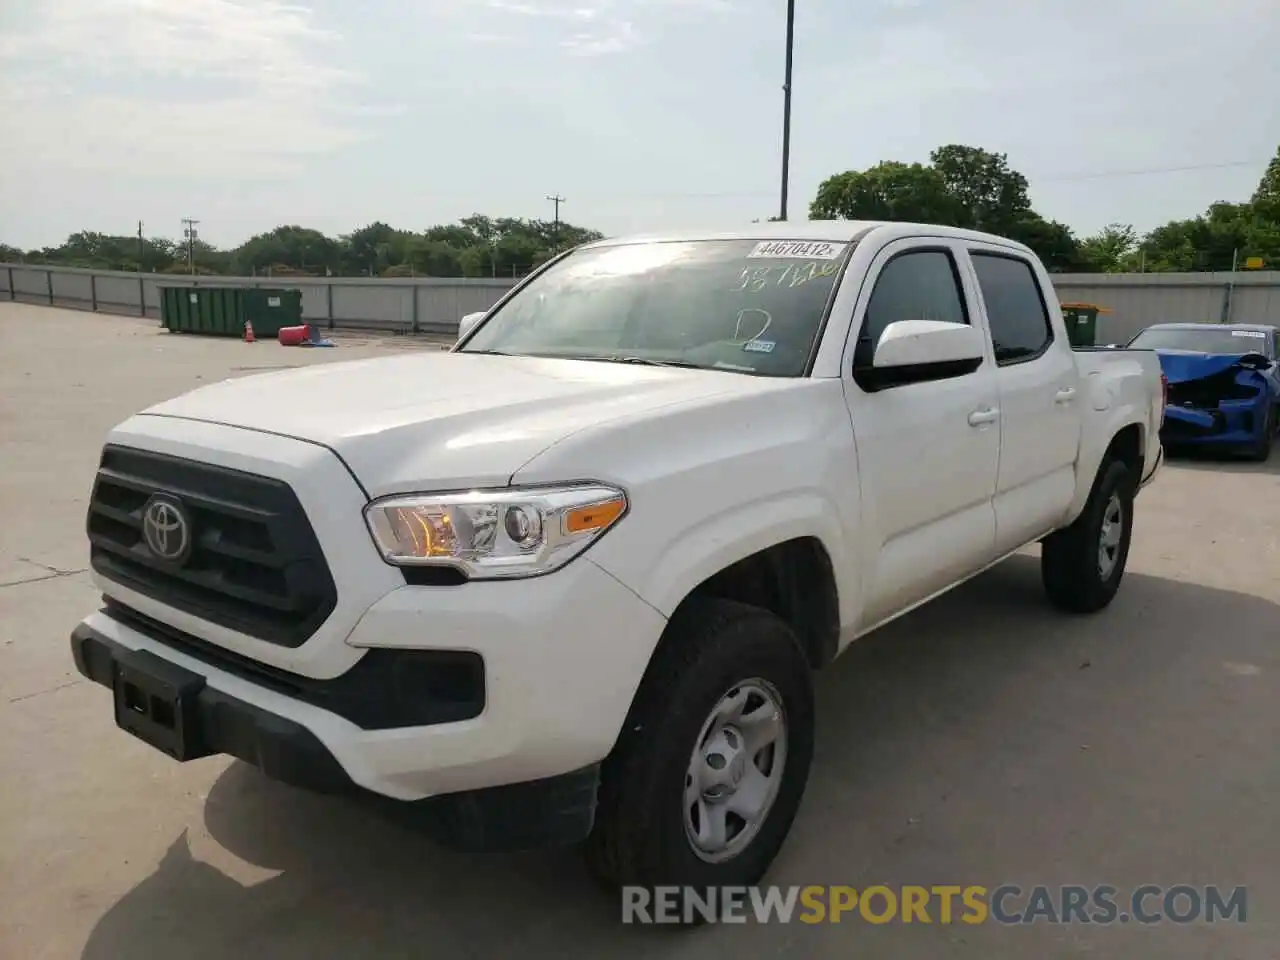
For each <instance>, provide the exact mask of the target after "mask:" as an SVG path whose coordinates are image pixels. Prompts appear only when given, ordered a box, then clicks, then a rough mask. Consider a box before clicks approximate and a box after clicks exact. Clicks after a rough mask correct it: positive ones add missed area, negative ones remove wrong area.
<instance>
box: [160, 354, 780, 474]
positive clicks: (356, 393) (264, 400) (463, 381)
mask: <svg viewBox="0 0 1280 960" xmlns="http://www.w3.org/2000/svg"><path fill="white" fill-rule="evenodd" d="M768 388H769V379H768V378H758V377H752V376H744V375H741V374H735V373H724V372H719V371H712V370H690V369H681V368H672V367H650V366H643V365H639V364H623V363H602V362H591V361H581V360H552V359H543V358H534V357H504V356H489V355H479V354H465V353H426V352H423V353H412V354H407V355H402V356H396V357H385V358H378V359H374V360H357V361H349V362H339V363H324V364H317V365H315V366H307V367H298V368H295V369H292V370H287V371H280V372H275V373H267V374H258V375H255V376H249V377H240V378H236V379H231V380H224V381H222V382H220V383H215V384H210V385H209V386H206V387H202V388H200V389H197V390H194V391H192V392H190V393H187V394H184V395H182V396H180V397H177V398H175V399H172V400H168V401H166V402H164V403H160V404H157V405H156V406H153V407H150V408H148V409H147V410H144V411H143V415H144V416H164V417H178V418H182V419H187V420H200V421H204V422H208V423H220V424H226V425H229V426H235V427H243V428H246V429H250V430H259V431H263V432H268V433H274V434H280V435H283V436H287V437H293V438H295V439H299V440H305V441H309V442H312V443H318V444H321V445H323V446H326V447H329V448H330V449H332V450H333V451H334V452H335V453H337V454H338V455H339V456H340V457H342V459H343V460H344V461H346V463H347V466H348V468H349V469H350V470H351V471H352V472H353V473H354V474H355V476H356V478H357V479H358V480H359V481H360V483H361V485H362V486H363V487H364V488H365V490H366V491H367V492H368V493H369V495H370V496H373V497H377V496H383V495H386V494H390V493H408V492H413V491H415V490H420V489H422V488H423V484H424V483H427V484H428V485H429V487H430V488H431V489H436V490H446V489H465V488H468V487H473V486H474V487H479V486H494V485H502V484H505V483H507V482H508V481H509V479H510V477H511V475H512V474H514V473H515V472H516V471H517V470H518V469H519V468H520V467H521V466H522V465H523V464H525V463H527V462H528V461H529V460H531V459H532V458H533V457H535V456H537V455H538V454H539V453H541V452H542V451H544V450H546V449H547V448H548V447H549V446H551V445H552V444H554V443H555V442H556V441H557V440H560V439H562V438H564V437H567V436H569V435H570V434H572V433H575V432H577V431H579V430H581V429H583V428H585V427H588V426H593V425H597V424H599V423H601V422H603V421H606V420H610V419H614V418H618V417H624V416H629V415H634V414H639V413H646V412H651V411H654V410H657V409H659V408H662V407H670V406H674V405H678V404H687V403H692V402H696V401H699V400H704V399H707V398H710V397H715V396H722V395H724V394H726V393H754V392H757V391H761V390H767V389H768ZM565 479H591V478H565Z"/></svg>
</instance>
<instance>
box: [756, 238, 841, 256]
mask: <svg viewBox="0 0 1280 960" xmlns="http://www.w3.org/2000/svg"><path fill="white" fill-rule="evenodd" d="M847 246H848V244H847V243H829V242H828V241H826V240H762V241H760V242H759V243H757V244H756V245H755V247H754V249H752V251H751V252H750V253H748V254H747V258H748V259H751V260H760V259H763V258H772V259H775V260H776V259H782V258H785V259H803V260H839V259H840V255H841V254H842V253H844V250H845V247H847Z"/></svg>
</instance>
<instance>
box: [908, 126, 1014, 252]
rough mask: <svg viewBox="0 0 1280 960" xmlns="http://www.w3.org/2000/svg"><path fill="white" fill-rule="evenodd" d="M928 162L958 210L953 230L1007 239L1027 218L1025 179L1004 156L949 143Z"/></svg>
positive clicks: (931, 155) (930, 155)
mask: <svg viewBox="0 0 1280 960" xmlns="http://www.w3.org/2000/svg"><path fill="white" fill-rule="evenodd" d="M929 161H930V164H931V165H932V167H933V169H934V170H936V171H937V172H938V174H939V176H941V178H942V182H943V184H944V185H945V186H946V190H947V193H948V194H950V196H951V197H952V198H953V200H954V202H955V203H956V204H958V206H959V208H960V213H959V215H958V217H959V222H958V223H957V224H956V225H957V226H962V227H972V228H973V229H976V230H983V231H986V232H988V233H997V234H1000V235H1002V236H1007V235H1008V233H1009V231H1010V230H1011V229H1012V228H1013V226H1014V224H1016V223H1019V222H1022V221H1025V220H1027V219H1028V218H1029V216H1030V214H1031V212H1032V211H1031V200H1030V199H1029V197H1028V196H1027V178H1026V177H1024V176H1023V175H1022V174H1020V173H1018V171H1016V170H1014V169H1012V168H1011V167H1010V166H1009V158H1008V157H1007V156H1006V155H1005V154H1003V153H992V152H990V151H989V150H983V149H981V148H979V147H966V146H963V145H961V144H955V143H953V144H947V145H946V146H942V147H938V149H936V150H934V151H933V153H931V154H929Z"/></svg>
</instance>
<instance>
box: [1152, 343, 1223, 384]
mask: <svg viewBox="0 0 1280 960" xmlns="http://www.w3.org/2000/svg"><path fill="white" fill-rule="evenodd" d="M1156 355H1157V356H1158V357H1159V358H1160V369H1161V371H1162V372H1163V373H1164V375H1165V378H1166V379H1167V380H1168V381H1169V382H1170V383H1182V382H1184V381H1186V380H1199V379H1200V378H1201V377H1211V376H1213V375H1214V374H1215V373H1221V372H1222V371H1224V370H1229V369H1231V368H1232V367H1233V366H1235V365H1236V363H1237V362H1239V360H1240V358H1241V357H1242V356H1244V354H1243V353H1192V352H1190V351H1186V350H1157V351H1156Z"/></svg>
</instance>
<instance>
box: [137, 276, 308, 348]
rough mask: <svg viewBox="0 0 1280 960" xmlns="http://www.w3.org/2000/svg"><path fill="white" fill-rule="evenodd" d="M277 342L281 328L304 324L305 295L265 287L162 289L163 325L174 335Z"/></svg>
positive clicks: (161, 312)
mask: <svg viewBox="0 0 1280 960" xmlns="http://www.w3.org/2000/svg"><path fill="white" fill-rule="evenodd" d="M246 321H248V322H250V323H252V324H253V334H254V336H255V337H259V338H261V337H268V338H272V339H274V338H275V336H276V334H277V333H278V332H279V331H280V328H281V327H292V326H297V325H298V324H300V323H302V291H301V290H281V289H268V288H262V287H205V286H200V287H196V286H185V287H161V288H160V324H161V326H163V327H164V328H165V329H166V330H168V331H170V332H171V333H197V334H204V335H205V336H211V337H240V336H244V325H245V322H246Z"/></svg>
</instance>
